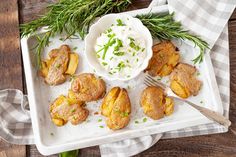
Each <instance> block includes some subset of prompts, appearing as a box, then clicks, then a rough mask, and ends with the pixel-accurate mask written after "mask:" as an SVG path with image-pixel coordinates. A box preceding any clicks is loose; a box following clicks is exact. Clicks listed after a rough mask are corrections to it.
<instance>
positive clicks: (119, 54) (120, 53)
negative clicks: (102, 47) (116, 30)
mask: <svg viewBox="0 0 236 157" xmlns="http://www.w3.org/2000/svg"><path fill="white" fill-rule="evenodd" d="M113 54H114V55H116V56H123V55H124V54H125V52H116V51H114V52H113Z"/></svg>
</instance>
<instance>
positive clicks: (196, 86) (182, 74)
mask: <svg viewBox="0 0 236 157" xmlns="http://www.w3.org/2000/svg"><path fill="white" fill-rule="evenodd" d="M196 71H197V69H196V68H195V67H194V66H192V65H189V64H185V63H179V64H178V65H177V66H176V68H175V69H174V71H173V72H172V73H171V75H170V81H171V84H170V87H171V89H172V90H173V92H174V93H175V94H177V95H178V96H180V97H182V98H188V97H189V96H191V95H194V96H195V95H197V94H198V92H199V90H200V88H201V85H202V83H201V81H199V80H198V79H197V78H196V76H195V73H196Z"/></svg>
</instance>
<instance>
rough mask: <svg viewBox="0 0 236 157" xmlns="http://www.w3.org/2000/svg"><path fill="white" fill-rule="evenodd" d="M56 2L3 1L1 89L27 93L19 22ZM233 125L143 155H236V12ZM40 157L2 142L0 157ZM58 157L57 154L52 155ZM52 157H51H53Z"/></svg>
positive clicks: (90, 151) (235, 22)
mask: <svg viewBox="0 0 236 157" xmlns="http://www.w3.org/2000/svg"><path fill="white" fill-rule="evenodd" d="M51 2H56V0H19V1H17V0H1V1H0V21H1V22H0V74H1V79H0V88H1V89H4V88H18V89H20V90H23V91H24V93H27V91H26V86H25V79H24V71H23V67H22V58H21V50H20V43H19V40H20V38H19V23H23V22H26V21H30V20H32V19H35V18H36V17H37V15H39V14H40V13H43V11H44V8H45V7H46V6H47V3H51ZM133 2H134V4H133V5H132V6H131V7H130V9H137V8H142V7H146V6H148V4H149V3H150V0H133ZM229 41H230V42H229V45H230V70H231V76H230V79H231V82H230V85H231V88H230V90H231V97H230V100H231V103H230V120H231V121H232V126H231V127H230V128H229V132H227V133H224V134H216V135H206V136H196V137H186V138H179V139H170V140H160V141H159V142H158V143H157V144H155V145H154V146H153V147H151V148H150V149H148V150H146V151H144V152H143V153H141V154H139V155H137V157H139V156H160V157H164V156H186V157H190V156H191V157H195V156H218V157H223V156H236V10H235V11H234V13H233V15H232V16H231V18H230V20H229ZM25 156H27V157H40V156H42V155H40V154H39V152H38V151H37V149H36V147H35V146H18V145H11V144H8V143H6V142H4V141H2V140H0V157H25ZM52 156H56V155H52ZM52 156H51V157H52ZM79 156H81V157H87V156H89V157H90V156H100V152H99V148H98V147H90V148H85V149H81V150H80V153H79Z"/></svg>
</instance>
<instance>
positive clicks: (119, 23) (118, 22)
mask: <svg viewBox="0 0 236 157" xmlns="http://www.w3.org/2000/svg"><path fill="white" fill-rule="evenodd" d="M116 22H117V26H124V25H125V24H124V23H123V22H122V20H121V19H117V20H116Z"/></svg>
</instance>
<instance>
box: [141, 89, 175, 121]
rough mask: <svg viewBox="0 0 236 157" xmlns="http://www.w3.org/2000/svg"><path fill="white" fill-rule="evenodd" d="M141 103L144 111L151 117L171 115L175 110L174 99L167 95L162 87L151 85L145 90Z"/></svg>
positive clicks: (157, 117) (159, 117)
mask: <svg viewBox="0 0 236 157" xmlns="http://www.w3.org/2000/svg"><path fill="white" fill-rule="evenodd" d="M140 104H141V106H142V108H143V112H144V113H145V114H146V115H147V116H148V117H150V118H152V119H154V120H157V119H161V118H163V117H164V115H167V116H168V115H171V114H172V113H173V112H174V101H173V99H171V98H169V97H166V96H165V95H164V91H163V89H162V88H161V87H155V86H150V87H147V88H146V89H144V90H143V92H142V94H141V99H140Z"/></svg>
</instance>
